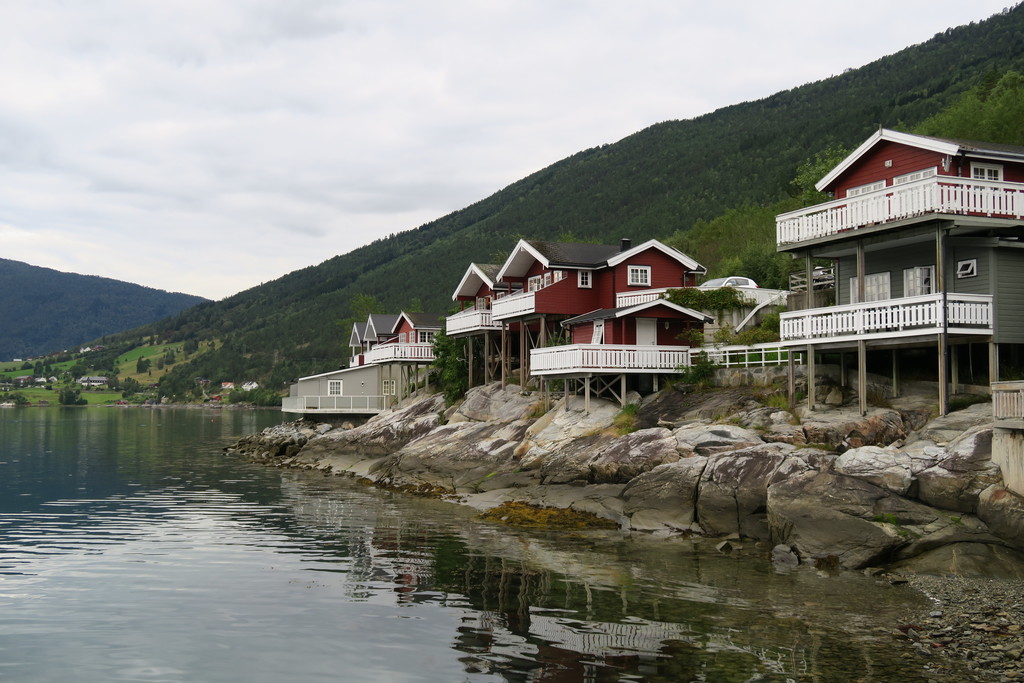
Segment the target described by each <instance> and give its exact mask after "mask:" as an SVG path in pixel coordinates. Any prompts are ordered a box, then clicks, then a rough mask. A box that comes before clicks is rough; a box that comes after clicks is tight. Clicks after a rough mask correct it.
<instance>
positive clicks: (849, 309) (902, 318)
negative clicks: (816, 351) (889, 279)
mask: <svg viewBox="0 0 1024 683" xmlns="http://www.w3.org/2000/svg"><path fill="white" fill-rule="evenodd" d="M945 298H946V315H945V316H944V315H943V310H942V308H943V307H942V299H943V295H942V294H929V295H927V296H913V297H906V298H903V299H887V300H884V301H871V302H868V303H863V304H846V305H843V306H830V307H828V308H812V309H809V310H805V311H788V312H786V313H783V314H782V315H781V320H780V322H779V328H780V334H781V337H782V339H783V341H787V340H793V339H817V338H823V337H846V336H857V335H864V334H878V333H892V336H896V337H898V336H906V333H908V332H910V333H920V331H921V330H927V331H934V330H939V329H942V328H943V327H944V326H945V327H946V328H949V329H961V330H967V329H974V330H988V331H990V330H991V329H992V297H991V296H988V295H979V294H946V295H945Z"/></svg>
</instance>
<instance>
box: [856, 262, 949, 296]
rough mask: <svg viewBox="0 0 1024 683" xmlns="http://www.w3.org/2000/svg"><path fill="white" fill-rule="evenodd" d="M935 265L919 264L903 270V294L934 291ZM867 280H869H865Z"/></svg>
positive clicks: (922, 293) (922, 294)
mask: <svg viewBox="0 0 1024 683" xmlns="http://www.w3.org/2000/svg"><path fill="white" fill-rule="evenodd" d="M934 279H935V266H919V267H917V268H907V269H905V270H904V271H903V296H924V295H925V294H931V293H932V291H933V290H932V281H933V280H934ZM865 282H867V281H866V280H865Z"/></svg>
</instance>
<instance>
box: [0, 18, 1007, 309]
mask: <svg viewBox="0 0 1024 683" xmlns="http://www.w3.org/2000/svg"><path fill="white" fill-rule="evenodd" d="M1010 1H1011V0H996V1H991V0H973V1H972V2H969V3H968V2H963V0H904V1H902V2H891V1H890V0H886V1H884V2H882V1H879V0H861V1H860V2H857V3H855V4H853V5H851V4H849V3H821V2H812V1H810V0H807V1H801V0H776V1H775V2H764V1H755V0H750V1H749V2H735V1H733V2H730V1H715V2H709V1H707V0H700V1H699V2H698V1H692V0H632V1H628V2H627V1H626V0H618V1H615V2H613V1H611V0H587V1H584V0H476V1H469V0H435V1H434V2H426V1H425V0H276V1H274V0H81V1H76V0H71V1H67V0H31V1H28V0H0V258H8V259H14V260H18V261H24V262H27V263H30V264H33V265H37V266H45V267H48V268H55V269H57V270H62V271H68V272H76V273H85V274H91V275H102V276H105V277H112V278H116V279H119V280H126V281H129V282H135V283H138V284H143V285H147V286H150V287H157V288H160V289H167V290H171V291H180V292H188V293H190V294H198V295H200V296H205V297H209V298H212V299H221V298H224V297H225V296H229V295H231V294H234V293H236V292H239V291H241V290H243V289H247V288H249V287H252V286H254V285H258V284H260V283H261V282H265V281H269V280H273V279H275V278H277V277H280V276H281V275H284V274H285V273H288V272H291V271H293V270H296V269H299V268H303V267H306V266H310V265H315V264H317V263H320V262H322V261H324V260H326V259H328V258H330V257H332V256H334V255H336V254H340V253H344V252H347V251H350V250H352V249H354V248H356V247H358V246H360V245H362V244H366V243H368V242H370V241H372V240H374V239H376V238H378V237H383V236H386V235H388V234H390V233H394V232H401V231H404V230H409V229H411V228H415V227H417V226H419V225H421V224H423V223H426V222H429V221H431V220H433V219H435V218H438V217H440V216H443V215H445V214H447V213H449V212H451V211H454V210H457V209H460V208H462V207H464V206H466V205H468V204H470V203H472V202H474V201H476V200H479V199H482V198H484V197H486V196H488V195H490V194H492V193H493V192H495V191H497V190H499V189H501V188H502V187H504V186H506V185H508V184H509V183H512V182H514V181H516V180H518V179H520V178H522V177H524V176H526V175H528V174H529V173H532V172H533V171H536V170H539V169H541V168H543V167H545V166H547V165H549V164H551V163H554V162H555V161H558V160H559V159H562V158H564V157H566V156H569V155H570V154H572V153H574V152H577V151H579V150H582V149H586V148H588V147H593V146H596V145H600V144H604V143H610V142H615V141H617V140H620V139H622V138H623V137H625V136H627V135H629V134H631V133H633V132H636V131H638V130H640V129H643V128H646V127H647V126H649V125H651V124H653V123H657V122H659V121H664V120H668V119H687V118H692V117H694V116H698V115H700V114H704V113H707V112H709V111H713V110H715V109H717V108H719V107H723V106H727V105H729V104H735V103H738V102H742V101H746V100H754V99H759V98H762V97H766V96H768V95H771V94H772V93H775V92H777V91H779V90H783V89H787V88H791V87H795V86H798V85H802V84H804V83H807V82H810V81H815V80H819V79H821V78H826V77H828V76H831V75H834V74H838V73H841V72H842V71H843V70H844V69H847V68H851V67H858V66H861V65H863V64H866V63H868V62H870V61H873V60H874V59H877V58H878V57H881V56H883V55H885V54H891V53H893V52H896V51H898V50H900V49H902V48H904V47H907V46H909V45H912V44H914V43H919V42H921V41H924V40H927V39H928V38H930V37H931V36H933V35H934V34H935V33H937V32H939V31H942V30H945V29H946V28H947V27H950V26H957V25H960V24H964V23H969V22H971V21H980V20H982V19H985V18H987V17H988V16H990V15H992V14H993V13H995V12H998V11H1000V10H1001V9H1002V8H1003V7H1004V6H1006V5H1007V4H1010ZM7 295H10V294H9V293H8V294H7Z"/></svg>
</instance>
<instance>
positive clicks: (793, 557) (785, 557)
mask: <svg viewBox="0 0 1024 683" xmlns="http://www.w3.org/2000/svg"><path fill="white" fill-rule="evenodd" d="M772 564H774V565H776V566H780V567H795V566H797V565H798V564H800V558H799V557H797V554H796V553H795V552H793V549H792V548H790V547H789V546H788V545H785V544H783V543H779V544H778V545H776V546H775V547H774V548H772Z"/></svg>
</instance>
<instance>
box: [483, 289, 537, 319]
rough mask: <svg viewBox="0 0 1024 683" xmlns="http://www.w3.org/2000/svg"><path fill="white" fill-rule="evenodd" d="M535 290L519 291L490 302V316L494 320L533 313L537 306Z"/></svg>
mask: <svg viewBox="0 0 1024 683" xmlns="http://www.w3.org/2000/svg"><path fill="white" fill-rule="evenodd" d="M534 294H535V292H520V293H519V294H512V295H511V296H503V297H501V298H500V299H495V300H494V301H492V302H491V316H492V317H493V318H494V320H504V319H505V318H514V317H516V316H517V315H525V314H527V313H533V312H534V310H535V309H536V308H537V306H536V296H534Z"/></svg>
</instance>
